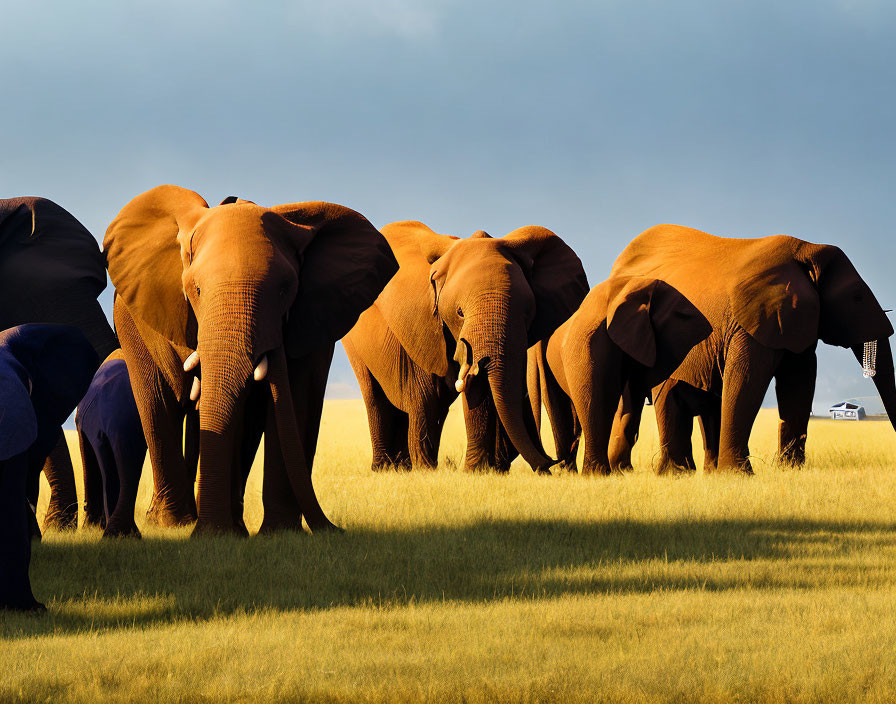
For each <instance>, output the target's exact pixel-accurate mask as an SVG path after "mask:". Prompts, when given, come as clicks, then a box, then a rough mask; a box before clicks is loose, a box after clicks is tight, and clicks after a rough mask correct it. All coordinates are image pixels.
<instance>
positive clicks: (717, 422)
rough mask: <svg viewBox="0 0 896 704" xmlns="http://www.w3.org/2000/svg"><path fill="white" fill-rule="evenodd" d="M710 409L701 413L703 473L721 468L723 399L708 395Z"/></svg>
mask: <svg viewBox="0 0 896 704" xmlns="http://www.w3.org/2000/svg"><path fill="white" fill-rule="evenodd" d="M708 395H709V396H710V397H711V399H708V403H709V406H710V407H709V408H707V409H705V410H702V411H700V414H699V417H700V433H701V435H702V436H703V471H704V472H714V471H715V470H717V469H718V467H719V435H720V433H721V430H722V399H720V398H719V397H718V396H716V395H714V394H708Z"/></svg>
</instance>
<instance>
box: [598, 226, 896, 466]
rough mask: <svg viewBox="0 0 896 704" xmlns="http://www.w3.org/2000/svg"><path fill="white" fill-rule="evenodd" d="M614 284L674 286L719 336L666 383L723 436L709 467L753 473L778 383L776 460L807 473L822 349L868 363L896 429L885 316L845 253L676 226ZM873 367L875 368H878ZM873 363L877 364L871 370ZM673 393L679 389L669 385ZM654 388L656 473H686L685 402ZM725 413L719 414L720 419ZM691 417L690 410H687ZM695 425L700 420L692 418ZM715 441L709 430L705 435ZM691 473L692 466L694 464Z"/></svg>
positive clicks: (623, 268)
mask: <svg viewBox="0 0 896 704" xmlns="http://www.w3.org/2000/svg"><path fill="white" fill-rule="evenodd" d="M611 276H652V277H656V278H659V279H662V280H663V281H666V282H667V283H669V284H670V285H672V286H674V287H675V288H677V289H678V290H679V291H680V292H681V293H682V294H683V295H684V296H686V297H687V298H688V300H690V301H691V302H692V303H693V304H694V305H695V306H696V307H697V308H698V309H699V310H700V312H701V313H703V315H704V316H705V317H706V319H707V320H708V321H709V322H710V324H711V325H712V328H713V332H712V334H711V335H710V336H709V337H708V338H706V339H705V340H704V341H702V342H701V343H699V344H698V345H696V346H695V347H694V348H693V349H692V350H691V351H690V352H689V353H688V355H687V356H686V357H685V359H684V361H683V362H682V364H681V365H680V366H679V368H678V369H676V370H675V371H674V372H673V373H672V374H671V376H670V378H671V379H672V380H673V381H674V382H676V383H675V386H674V387H673V386H670V387H667V391H672V390H673V388H675V387H678V386H680V385H681V384H687V385H689V386H691V387H693V389H695V390H697V391H698V392H703V394H702V395H703V396H705V394H707V393H708V394H712V395H714V396H715V397H717V400H716V401H714V402H710V401H707V400H706V399H705V398H704V399H703V400H701V399H700V398H699V397H700V396H701V394H699V393H696V392H691V391H685V387H684V386H681V388H678V389H676V390H675V393H674V394H673V399H672V400H673V401H675V399H679V400H681V402H682V403H684V404H685V405H687V404H691V403H692V402H695V401H696V402H697V405H695V406H693V408H694V409H697V408H698V407H699V408H702V409H704V410H705V411H706V412H705V414H704V415H706V418H708V419H710V420H711V421H712V416H713V415H714V414H716V415H715V420H714V421H712V422H711V423H710V425H712V423H715V424H716V425H717V426H718V427H717V428H715V427H711V428H708V429H707V428H706V427H704V433H705V434H706V435H709V436H717V437H718V443H717V449H713V448H710V450H711V453H713V452H714V453H717V462H715V463H714V465H715V466H714V467H713V466H712V464H711V465H710V466H708V469H710V470H712V469H714V468H715V469H719V470H733V471H742V472H744V473H747V474H752V471H753V469H752V465H751V463H750V458H749V455H750V452H749V445H748V443H749V438H750V431H751V429H752V427H753V422H754V420H755V419H756V415H757V413H758V412H759V407H760V405H761V403H762V399H763V397H764V396H765V392H766V390H767V389H768V386H769V384H770V383H771V380H772V378H774V379H775V391H776V394H777V399H778V414H779V417H780V423H779V428H778V445H779V457H780V459H781V460H782V461H783V462H785V463H790V464H796V465H799V464H801V463H802V462H803V460H804V457H805V446H806V434H807V426H808V421H809V415H810V413H811V409H812V397H813V395H814V393H815V374H816V359H815V348H816V346H817V344H818V341H819V340H821V341H822V342H825V343H827V344H830V345H837V346H840V347H848V348H850V349H851V350H852V351H853V353H854V354H855V355H856V357H857V358H858V359H860V360H862V359H865V361H866V362H867V365H866V366H867V372H866V373H867V374H869V375H873V378H874V384H875V386H876V387H877V390H878V393H879V394H880V396H881V399H882V400H883V403H884V406H885V408H886V410H887V413H888V414H889V416H890V419H891V421H892V422H893V423H894V424H896V385H894V374H893V356H892V352H891V350H890V344H889V342H888V338H889V336H890V335H892V334H893V327H892V326H891V325H890V321H889V320H888V319H887V316H886V313H885V312H884V310H883V309H882V308H881V307H880V304H879V303H878V302H877V300H876V299H875V297H874V294H873V293H872V292H871V289H870V288H869V287H868V284H866V283H865V281H864V280H862V278H861V276H859V273H858V272H857V271H856V269H855V267H854V266H853V265H852V262H850V261H849V259H848V258H847V256H846V255H845V254H844V253H843V251H842V250H841V249H839V248H838V247H835V246H832V245H825V244H815V243H812V242H807V241H804V240H800V239H797V238H795V237H789V236H786V235H774V236H770V237H760V238H756V239H736V238H726V237H716V236H714V235H710V234H707V233H705V232H701V231H699V230H694V229H692V228H688V227H682V226H678V225H658V226H656V227H653V228H650V229H649V230H646V231H645V232H643V233H641V234H640V235H638V236H637V237H636V238H635V239H634V240H633V241H632V242H631V243H630V244H629V245H628V246H627V247H626V248H625V250H623V252H622V253H621V254H620V255H619V257H618V258H617V259H616V261H615V263H614V264H613V268H612V271H611ZM875 358H876V359H875ZM875 362H876V364H875ZM670 383H671V382H670ZM661 391H662V390H661V389H660V390H655V395H656V396H657V400H658V401H659V403H658V405H657V422H658V426H659V432H660V441H661V444H662V447H663V453H664V458H663V459H662V460H661V462H660V466H667V465H669V464H673V465H679V466H685V467H686V466H687V464H688V460H687V457H686V456H685V454H684V453H685V450H684V448H687V450H686V451H687V452H689V448H690V439H689V437H688V438H687V440H686V439H685V437H684V428H685V427H687V428H688V436H689V434H690V433H689V429H690V423H685V422H681V420H682V419H681V417H680V416H676V410H675V409H676V407H680V406H681V404H679V403H677V402H673V403H667V401H668V400H669V395H668V394H666V395H665V396H664V395H663V394H662V393H658V392H661ZM713 404H717V405H718V408H717V411H715V410H712V406H713ZM689 412H690V411H689ZM691 415H693V413H692V414H691ZM707 431H708V432H707ZM691 463H692V460H691Z"/></svg>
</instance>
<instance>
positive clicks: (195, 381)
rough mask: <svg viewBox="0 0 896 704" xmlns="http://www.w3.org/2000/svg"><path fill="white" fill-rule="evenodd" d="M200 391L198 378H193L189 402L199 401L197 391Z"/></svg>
mask: <svg viewBox="0 0 896 704" xmlns="http://www.w3.org/2000/svg"><path fill="white" fill-rule="evenodd" d="M200 389H201V383H200V381H199V377H198V376H194V377H193V388H191V389H190V400H191V401H198V400H199V391H200Z"/></svg>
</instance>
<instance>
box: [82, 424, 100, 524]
mask: <svg viewBox="0 0 896 704" xmlns="http://www.w3.org/2000/svg"><path fill="white" fill-rule="evenodd" d="M78 445H79V446H80V448H81V469H82V472H83V474H84V525H85V526H98V527H100V528H105V526H106V515H105V512H104V510H103V475H102V472H101V471H100V463H99V459H98V458H97V455H96V450H94V448H93V444H92V443H91V441H90V439H89V438H88V437H87V435H86V434H85V433H83V432H82V431H80V430H79V431H78Z"/></svg>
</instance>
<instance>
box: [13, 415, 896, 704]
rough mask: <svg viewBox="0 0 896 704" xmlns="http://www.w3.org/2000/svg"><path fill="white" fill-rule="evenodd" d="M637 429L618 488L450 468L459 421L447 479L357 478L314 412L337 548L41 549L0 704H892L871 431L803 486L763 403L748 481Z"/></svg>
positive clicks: (340, 430)
mask: <svg viewBox="0 0 896 704" xmlns="http://www.w3.org/2000/svg"><path fill="white" fill-rule="evenodd" d="M645 416H646V417H645V420H644V424H643V427H642V431H643V436H642V439H641V441H640V442H639V445H638V447H637V451H636V456H635V463H636V467H637V469H636V471H635V472H633V473H632V474H629V475H626V476H618V477H610V478H596V479H585V478H582V477H578V476H569V475H566V476H559V477H539V476H535V475H533V474H532V473H531V471H529V470H528V469H526V468H525V467H524V466H522V465H520V464H519V463H517V464H515V465H514V467H513V469H512V471H511V473H510V475H509V476H492V475H469V474H465V473H463V472H459V471H457V470H456V469H454V468H455V467H456V466H457V465H459V464H460V463H461V457H462V452H463V444H464V439H463V432H462V420H461V419H460V418H459V415H458V414H454V413H453V414H452V416H451V417H450V418H449V423H448V427H447V430H446V439H445V442H444V444H443V451H442V455H443V457H442V467H441V468H440V470H438V471H434V472H413V473H410V474H397V473H396V474H391V473H386V474H374V473H372V472H370V470H369V468H368V464H369V459H370V450H369V441H368V437H367V430H366V419H365V416H364V410H363V406H362V405H361V404H360V402H344V401H343V402H333V403H328V404H327V407H326V409H325V414H324V425H323V428H322V436H321V447H320V452H319V456H318V460H317V464H316V466H315V485H316V487H317V489H318V493H319V495H320V498H321V503H322V505H323V506H324V508H325V510H326V511H327V512H328V514H329V515H330V516H331V518H333V519H334V520H335V521H336V522H337V523H339V524H340V525H342V526H343V527H345V528H346V531H347V532H346V533H345V534H344V535H315V536H311V535H302V534H281V535H275V536H256V537H252V538H250V539H236V538H199V539H191V538H189V531H188V530H166V531H161V530H157V529H152V528H147V527H145V526H143V525H142V524H141V527H142V528H143V529H144V536H145V537H144V539H143V540H142V541H129V540H114V541H103V540H101V539H100V536H99V533H98V532H96V531H81V532H78V533H74V534H59V533H50V534H48V535H47V536H46V537H45V539H44V541H43V542H42V543H41V544H40V545H37V546H35V551H34V558H33V566H32V581H33V583H34V588H35V594H36V595H37V597H38V598H40V599H42V600H44V601H46V602H47V604H48V606H49V612H48V613H47V614H46V615H44V616H41V617H27V616H17V615H10V614H4V615H2V616H0V637H2V640H0V671H2V672H4V677H3V678H2V679H0V701H7V700H22V701H84V700H94V701H104V702H105V701H110V702H115V701H178V702H206V701H208V702H211V701H215V702H217V701H228V702H281V701H283V702H291V701H333V702H389V701H432V702H542V701H544V702H549V701H550V702H554V701H569V702H580V701H581V702H592V701H620V702H647V701H696V702H723V701H744V702H748V701H749V702H753V701H762V702H765V701H767V702H787V701H805V702H815V701H830V702H835V701H836V702H840V701H870V702H878V701H879V702H884V701H890V700H891V699H892V696H893V692H894V691H896V619H894V618H893V614H894V613H896V588H894V587H896V509H894V507H896V501H894V500H896V472H894V464H893V461H892V458H893V457H894V456H896V434H894V433H893V431H892V428H891V427H890V426H889V424H887V423H880V422H863V423H832V422H828V421H823V420H820V421H813V422H812V424H811V429H810V439H809V465H808V466H807V468H806V469H804V470H800V471H796V470H787V469H781V468H778V467H776V466H775V465H774V462H773V456H774V438H775V433H776V418H775V417H774V414H773V413H772V412H769V411H763V412H762V414H761V416H760V419H759V422H758V423H757V426H756V429H755V432H754V437H753V441H752V445H751V447H752V450H753V453H754V458H753V461H754V467H755V468H756V470H757V475H756V476H755V477H754V478H752V479H746V478H740V477H731V476H721V477H717V476H703V475H702V473H699V472H698V473H697V474H696V475H694V476H688V477H662V478H661V477H656V476H654V475H653V474H652V473H651V472H650V469H649V468H650V464H651V462H652V460H653V458H654V457H655V456H656V449H657V442H656V431H655V429H654V423H653V419H652V417H651V416H650V414H649V413H647V414H645ZM70 440H71V438H70ZM698 444H699V443H698ZM256 464H258V463H256ZM257 470H258V467H257V466H256V469H255V470H253V474H252V476H251V477H250V485H249V491H248V493H247V502H246V521H247V524H248V525H249V526H250V528H255V527H257V526H258V525H259V524H260V521H261V517H262V508H261V504H260V476H259V473H258V471H257ZM144 474H145V475H146V476H144V482H143V484H142V486H141V495H140V506H139V510H138V513H139V514H141V516H142V512H143V511H144V510H145V507H146V505H147V502H148V498H149V488H150V487H149V483H148V474H149V473H148V472H144ZM45 502H46V497H45V496H42V506H41V510H43V506H44V505H45ZM138 522H139V521H138Z"/></svg>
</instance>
